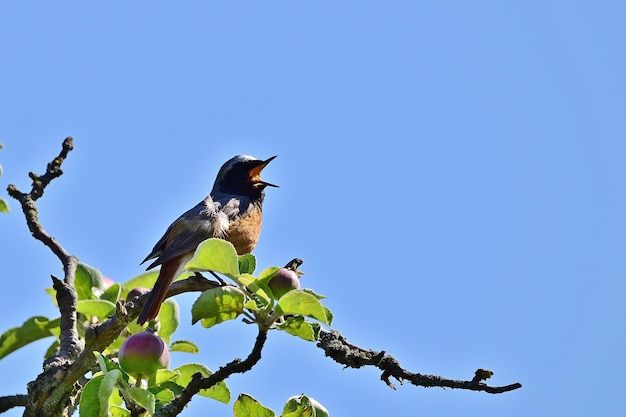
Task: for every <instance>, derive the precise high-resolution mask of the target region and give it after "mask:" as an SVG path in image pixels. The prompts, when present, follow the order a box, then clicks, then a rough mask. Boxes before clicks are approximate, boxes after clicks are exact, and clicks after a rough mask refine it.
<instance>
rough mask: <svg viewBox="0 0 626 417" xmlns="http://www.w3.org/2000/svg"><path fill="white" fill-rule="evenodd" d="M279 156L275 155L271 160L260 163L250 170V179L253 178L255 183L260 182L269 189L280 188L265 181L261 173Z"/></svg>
mask: <svg viewBox="0 0 626 417" xmlns="http://www.w3.org/2000/svg"><path fill="white" fill-rule="evenodd" d="M277 156H278V155H274V156H272V157H271V158H267V159H266V160H265V161H259V164H258V165H257V166H255V167H254V168H252V169H251V170H250V178H252V179H253V180H254V181H255V182H259V183H261V184H263V185H265V186H267V187H278V185H275V184H272V183H269V182H267V181H263V180H262V179H261V171H263V168H265V167H266V166H267V164H269V163H270V162H272V160H273V159H274V158H276V157H277Z"/></svg>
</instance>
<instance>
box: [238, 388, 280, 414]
mask: <svg viewBox="0 0 626 417" xmlns="http://www.w3.org/2000/svg"><path fill="white" fill-rule="evenodd" d="M233 413H234V415H235V417H276V413H275V412H274V411H273V410H271V409H269V408H267V407H265V406H264V405H263V404H261V403H260V402H259V401H257V400H256V399H254V398H252V397H251V396H249V395H248V394H239V398H237V401H235V403H234V404H233Z"/></svg>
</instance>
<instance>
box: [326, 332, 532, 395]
mask: <svg viewBox="0 0 626 417" xmlns="http://www.w3.org/2000/svg"><path fill="white" fill-rule="evenodd" d="M317 346H318V347H319V348H320V349H322V350H324V352H325V354H326V356H328V357H330V358H332V359H333V360H335V362H337V363H340V364H342V365H345V366H346V367H350V368H360V367H362V366H366V365H370V366H376V367H377V368H378V369H380V370H381V371H383V373H382V375H381V377H380V379H382V380H383V381H385V383H386V384H387V385H388V386H389V387H390V388H393V389H396V387H395V385H394V384H393V383H392V382H391V381H390V379H391V378H394V379H396V380H397V381H400V383H402V382H403V381H405V380H406V381H409V382H410V383H412V384H413V385H417V386H422V387H442V388H458V389H467V390H472V391H485V392H487V393H490V394H500V393H503V392H507V391H512V390H515V389H518V388H521V387H522V384H520V383H515V384H511V385H506V386H502V387H492V386H489V385H487V384H485V383H483V382H481V381H482V380H485V379H488V378H490V377H491V376H492V375H493V372H491V371H488V370H485V369H478V370H477V371H476V372H475V375H474V377H473V378H472V379H471V380H469V381H460V380H453V379H447V378H444V377H441V376H437V375H423V374H419V373H413V372H409V371H407V370H406V369H404V368H402V367H401V366H400V363H399V362H398V361H397V360H396V359H395V358H394V357H393V356H390V355H387V354H385V352H384V351H380V352H376V351H374V350H369V349H363V348H360V347H358V346H356V345H353V344H351V343H349V342H348V341H347V340H346V339H345V337H343V336H342V335H341V334H340V333H339V332H337V331H332V332H329V331H326V330H322V331H321V332H320V338H319V341H318V343H317Z"/></svg>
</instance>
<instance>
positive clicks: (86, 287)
mask: <svg viewBox="0 0 626 417" xmlns="http://www.w3.org/2000/svg"><path fill="white" fill-rule="evenodd" d="M74 285H75V287H76V292H78V299H79V300H92V299H97V298H98V297H99V296H100V294H102V291H103V290H104V281H103V279H102V273H101V272H100V271H98V270H97V269H96V268H93V267H91V266H89V265H87V264H84V263H82V262H79V263H78V267H77V268H76V280H75V282H74Z"/></svg>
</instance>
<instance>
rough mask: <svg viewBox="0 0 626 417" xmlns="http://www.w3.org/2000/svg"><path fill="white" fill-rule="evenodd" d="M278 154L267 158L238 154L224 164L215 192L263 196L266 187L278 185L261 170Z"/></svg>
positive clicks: (215, 185) (253, 196)
mask: <svg viewBox="0 0 626 417" xmlns="http://www.w3.org/2000/svg"><path fill="white" fill-rule="evenodd" d="M274 158H276V156H272V157H271V158H268V159H266V160H261V159H257V158H255V157H253V156H249V155H237V156H234V157H233V158H231V159H229V160H228V161H226V162H225V163H224V165H222V167H221V168H220V171H219V173H218V174H217V178H216V179H215V184H214V185H213V190H212V191H211V194H214V193H224V194H233V195H241V196H246V197H250V198H251V199H253V200H254V199H257V198H260V197H262V196H263V190H265V187H278V186H277V185H274V184H272V183H269V182H267V181H263V179H262V178H261V171H262V170H263V168H265V167H266V166H267V164H269V163H270V162H271V161H272V160H273V159H274Z"/></svg>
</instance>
